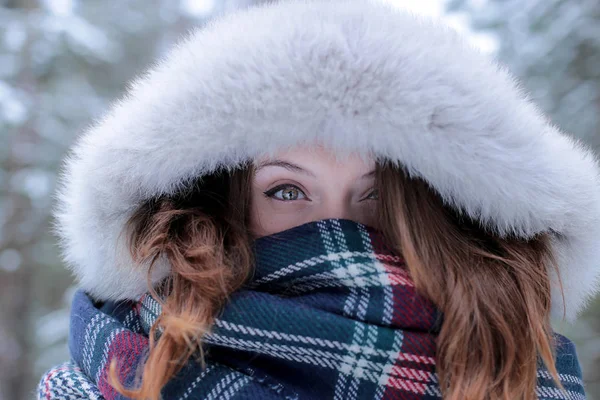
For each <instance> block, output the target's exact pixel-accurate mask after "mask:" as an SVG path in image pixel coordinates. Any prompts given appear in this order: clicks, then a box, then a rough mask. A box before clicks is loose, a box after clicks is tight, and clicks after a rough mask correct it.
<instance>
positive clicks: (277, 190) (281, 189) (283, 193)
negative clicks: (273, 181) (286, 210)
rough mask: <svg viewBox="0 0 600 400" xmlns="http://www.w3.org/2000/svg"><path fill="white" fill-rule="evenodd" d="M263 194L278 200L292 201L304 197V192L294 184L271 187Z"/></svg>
mask: <svg viewBox="0 0 600 400" xmlns="http://www.w3.org/2000/svg"><path fill="white" fill-rule="evenodd" d="M264 193H265V196H267V197H271V198H274V199H276V200H280V201H294V200H304V199H306V194H304V192H303V191H302V190H300V188H298V187H297V186H294V185H279V186H276V187H274V188H273V189H269V190H267V191H266V192H264Z"/></svg>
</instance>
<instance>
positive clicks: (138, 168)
mask: <svg viewBox="0 0 600 400" xmlns="http://www.w3.org/2000/svg"><path fill="white" fill-rule="evenodd" d="M315 142H319V143H321V144H324V145H326V146H330V147H331V148H333V149H335V150H336V151H337V152H338V153H339V154H344V153H346V152H348V151H358V152H360V153H361V154H375V155H376V156H378V157H382V158H387V159H391V160H394V161H396V162H398V163H399V164H401V165H403V166H404V167H405V168H406V169H407V170H408V171H409V172H410V173H411V174H412V175H413V176H419V177H422V178H424V179H426V180H427V181H428V182H429V183H430V184H431V185H432V186H433V187H434V188H435V189H436V190H437V191H438V192H439V193H440V194H441V196H443V198H444V199H445V200H446V201H447V202H448V203H449V204H452V205H453V206H455V207H457V208H458V209H461V210H464V212H466V213H468V214H469V215H470V216H472V217H475V218H478V219H480V220H481V221H482V222H483V223H485V224H486V225H487V226H488V227H489V228H490V229H493V230H494V231H496V232H497V233H499V234H501V235H518V236H520V237H523V238H527V237H531V236H532V235H535V234H536V233H539V232H542V231H549V230H551V231H553V232H556V239H555V241H554V248H555V251H556V253H557V256H558V259H559V263H560V268H561V272H562V282H563V285H564V289H565V298H564V300H565V301H564V303H563V299H562V298H561V296H559V294H558V293H559V292H558V291H557V290H555V291H554V293H553V295H554V297H553V313H554V314H555V315H556V316H559V315H562V311H563V305H564V307H565V309H566V313H567V317H568V319H570V320H572V319H574V318H575V316H576V315H577V313H578V311H580V310H581V309H582V308H583V307H584V306H585V305H586V302H587V301H588V300H589V298H590V297H591V296H592V295H593V294H595V293H596V291H597V290H598V287H599V274H600V268H599V263H600V261H599V260H600V201H599V200H600V184H599V183H600V182H599V174H598V172H599V167H598V164H597V161H596V159H595V158H594V156H593V154H592V153H591V151H590V150H588V149H587V148H586V147H584V146H583V145H582V144H580V143H578V142H576V141H575V140H574V139H572V138H570V137H569V136H567V135H565V134H563V133H562V132H560V131H559V129H558V128H556V127H555V126H553V125H552V124H551V123H550V122H549V121H548V120H547V119H546V118H545V117H544V116H543V115H542V113H541V112H540V111H539V110H538V109H537V108H536V106H535V105H533V104H532V103H531V102H530V101H529V100H528V99H527V97H526V95H525V94H524V93H523V91H522V90H521V88H520V87H519V86H518V84H517V83H516V82H515V80H514V79H513V78H512V77H511V76H510V75H509V73H508V72H507V71H506V70H505V69H504V68H502V67H501V66H499V65H497V64H496V63H495V62H494V61H492V60H489V59H488V58H487V57H486V56H484V55H483V54H481V53H480V52H479V51H478V50H476V49H474V48H472V47H471V46H469V45H468V44H467V43H466V41H464V39H463V38H461V37H460V36H459V35H458V34H456V33H455V32H454V31H453V30H451V29H450V28H447V27H445V26H444V25H442V24H440V23H438V22H436V21H432V20H429V19H425V18H421V17H416V16H413V15H409V14H406V13H404V12H402V11H399V10H396V9H393V8H391V7H390V6H387V5H383V4H377V3H371V2H368V1H362V0H354V1H348V0H332V1H295V0H294V1H287V2H284V3H279V4H273V5H268V6H263V7H259V8H253V9H250V10H246V11H242V12H237V13H234V14H230V15H227V16H224V17H221V18H220V19H218V20H215V21H213V22H212V23H211V24H209V25H208V26H206V27H205V28H203V29H201V30H199V31H197V32H194V33H193V34H191V35H190V36H189V37H188V38H187V39H185V40H184V41H182V42H181V43H180V44H179V45H178V46H177V47H175V48H174V49H173V50H172V51H171V52H170V53H169V54H168V55H167V56H166V57H165V58H164V59H163V60H162V61H161V62H160V63H158V64H157V65H155V66H154V67H153V68H151V69H150V70H149V71H148V72H147V73H146V74H144V75H143V76H141V77H140V78H138V79H137V80H136V81H135V82H134V83H133V84H132V86H131V87H130V90H129V92H128V94H127V95H126V96H125V97H124V98H123V99H121V100H120V101H118V102H115V104H114V105H113V107H112V108H111V110H110V111H109V112H108V113H107V115H106V116H105V117H104V118H103V119H102V120H101V121H98V122H97V123H96V124H95V125H94V126H93V127H91V128H90V129H89V130H88V131H87V132H86V133H85V134H84V135H82V136H81V137H80V139H79V140H78V142H77V144H76V145H75V146H74V148H73V151H72V153H71V154H70V156H69V158H68V159H67V162H66V165H65V169H64V174H63V176H62V179H61V187H60V190H59V195H58V199H59V207H58V210H57V213H56V216H57V228H58V232H59V235H60V237H61V239H62V245H63V249H64V256H65V259H66V261H67V263H68V264H69V265H70V267H71V268H72V270H73V271H74V273H75V275H76V276H77V278H78V279H79V281H80V283H81V286H82V287H83V288H84V289H85V290H86V291H88V292H89V293H90V294H91V295H92V296H94V297H96V298H99V299H126V298H129V299H133V298H136V297H137V296H139V295H141V294H142V293H143V292H145V291H146V287H147V281H146V270H145V269H144V268H139V267H134V266H133V262H132V260H131V257H130V255H129V252H128V251H127V249H126V240H125V239H126V236H125V235H123V234H122V233H123V227H124V224H125V222H126V221H127V219H128V218H129V217H130V215H131V213H132V212H133V210H134V209H135V208H136V207H137V206H138V205H139V204H140V203H141V202H142V201H144V200H145V199H148V198H150V197H153V196H157V195H160V194H165V193H173V192H175V191H177V190H178V189H180V188H181V187H182V185H185V182H186V181H188V180H190V179H192V178H194V177H197V176H201V175H203V174H207V173H210V172H212V171H214V170H215V169H217V168H221V167H224V168H233V167H234V166H236V165H238V164H239V163H240V162H243V161H246V160H248V159H253V158H255V157H257V156H259V155H263V154H265V153H272V152H274V151H276V150H279V149H283V148H286V147H289V146H293V145H297V144H309V143H315ZM168 271H169V269H168V266H167V265H165V264H164V263H163V264H161V265H160V267H159V268H157V269H156V271H155V275H154V277H153V279H154V280H155V281H157V280H158V279H161V278H163V277H164V276H166V274H168ZM553 279H554V281H555V288H558V284H557V283H556V277H555V276H553Z"/></svg>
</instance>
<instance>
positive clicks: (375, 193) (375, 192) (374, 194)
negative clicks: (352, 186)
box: [365, 189, 379, 200]
mask: <svg viewBox="0 0 600 400" xmlns="http://www.w3.org/2000/svg"><path fill="white" fill-rule="evenodd" d="M378 199H379V191H378V190H377V189H375V190H373V191H372V192H371V193H370V194H369V195H368V196H367V197H366V198H365V200H378Z"/></svg>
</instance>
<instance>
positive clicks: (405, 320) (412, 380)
mask: <svg viewBox="0 0 600 400" xmlns="http://www.w3.org/2000/svg"><path fill="white" fill-rule="evenodd" d="M254 249H255V256H256V268H255V273H254V275H253V278H252V279H251V280H250V281H249V282H248V283H247V284H246V285H245V286H244V287H243V288H242V289H241V290H239V291H237V292H235V293H233V294H232V296H231V300H230V302H229V303H228V304H227V305H226V307H225V308H224V310H223V312H222V313H221V314H220V316H219V318H217V319H216V323H215V326H214V329H213V332H212V333H211V334H209V335H207V336H206V337H205V343H206V350H207V353H206V361H207V368H206V369H204V370H203V369H202V367H201V366H200V364H199V363H198V362H197V361H195V360H194V359H193V358H191V359H190V360H189V361H188V363H187V364H186V366H185V367H184V368H183V369H182V370H181V371H180V372H179V373H178V374H177V375H176V376H175V377H174V378H172V379H171V380H170V381H169V383H168V384H167V385H166V386H165V387H164V388H163V391H162V395H163V399H165V400H167V399H208V400H212V399H356V400H358V399H440V398H441V391H440V388H439V385H438V377H437V374H436V372H435V339H436V336H437V333H438V332H439V328H440V325H441V323H442V314H441V313H440V312H439V311H438V310H437V309H436V308H435V306H434V305H433V304H432V303H431V302H430V301H428V300H427V299H425V298H424V297H422V296H420V295H418V294H417V293H416V292H415V288H414V285H413V283H412V280H411V278H410V276H409V274H408V270H407V269H406V268H405V266H404V264H403V261H402V259H401V258H400V257H398V256H395V255H394V254H392V253H391V252H390V251H389V250H388V249H387V248H386V247H385V246H384V244H383V240H382V237H381V236H380V235H379V234H378V233H377V232H375V231H373V230H371V229H370V228H367V227H365V226H363V225H361V224H358V223H355V222H352V221H347V220H338V219H330V220H323V221H318V222H311V223H308V224H305V225H302V226H299V227H296V228H292V229H290V230H287V231H284V232H281V233H278V234H275V235H271V236H267V237H263V238H261V239H258V240H257V241H256V242H255V244H254ZM160 312H161V309H160V305H159V303H158V302H156V301H155V300H154V299H153V298H152V297H151V296H150V295H149V294H145V295H143V296H142V297H141V298H140V299H139V301H120V302H107V303H103V304H96V303H95V302H94V301H93V300H92V299H91V298H90V297H89V296H88V295H87V294H86V293H85V292H84V291H82V290H79V291H78V292H76V294H75V297H74V300H73V305H72V310H71V327H70V338H69V347H70V351H71V358H72V359H71V361H69V362H66V363H64V364H61V365H59V366H57V367H55V368H53V369H51V370H50V371H48V372H47V373H46V374H45V375H44V377H43V378H42V379H41V381H40V383H39V386H38V396H39V397H38V398H40V399H123V398H125V397H123V396H122V395H120V394H119V393H117V392H116V390H114V389H113V388H112V387H111V386H110V385H109V384H108V380H107V378H108V368H109V365H110V362H111V360H112V359H113V358H114V357H117V358H118V368H117V370H118V376H119V378H120V381H121V382H122V383H123V384H124V385H125V386H126V387H131V385H134V383H135V377H136V370H137V367H138V364H139V363H140V361H141V360H143V359H144V356H145V355H146V354H147V352H148V334H149V330H150V327H151V326H152V324H153V323H154V321H155V320H156V318H157V317H158V315H160ZM555 338H556V344H557V360H556V361H557V369H558V372H559V376H560V379H561V382H562V384H563V385H564V387H565V389H566V393H565V392H562V391H560V390H559V389H558V388H556V386H555V384H554V383H553V381H552V380H551V376H550V374H549V373H548V371H547V370H546V369H545V368H544V367H543V366H542V365H541V364H538V384H537V388H536V392H537V395H538V397H539V398H540V399H585V392H584V386H583V382H582V379H581V368H580V366H579V363H578V360H577V355H576V351H575V347H574V345H573V343H572V342H570V341H569V340H568V339H567V338H565V337H563V336H561V335H558V334H555Z"/></svg>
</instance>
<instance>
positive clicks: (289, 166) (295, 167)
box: [256, 160, 376, 179]
mask: <svg viewBox="0 0 600 400" xmlns="http://www.w3.org/2000/svg"><path fill="white" fill-rule="evenodd" d="M265 167H281V168H285V169H287V170H288V171H291V172H298V173H301V174H304V175H308V176H311V177H313V178H316V175H315V174H314V173H312V172H311V171H308V170H306V169H304V168H302V167H301V166H299V165H297V164H294V163H291V162H288V161H283V160H270V161H264V162H262V163H260V164H258V166H257V167H256V171H257V172H258V171H259V170H260V169H262V168H265ZM375 172H376V171H375V170H373V171H371V172H367V173H366V174H364V175H363V176H361V177H360V178H359V179H365V178H371V177H373V176H374V175H375Z"/></svg>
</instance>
